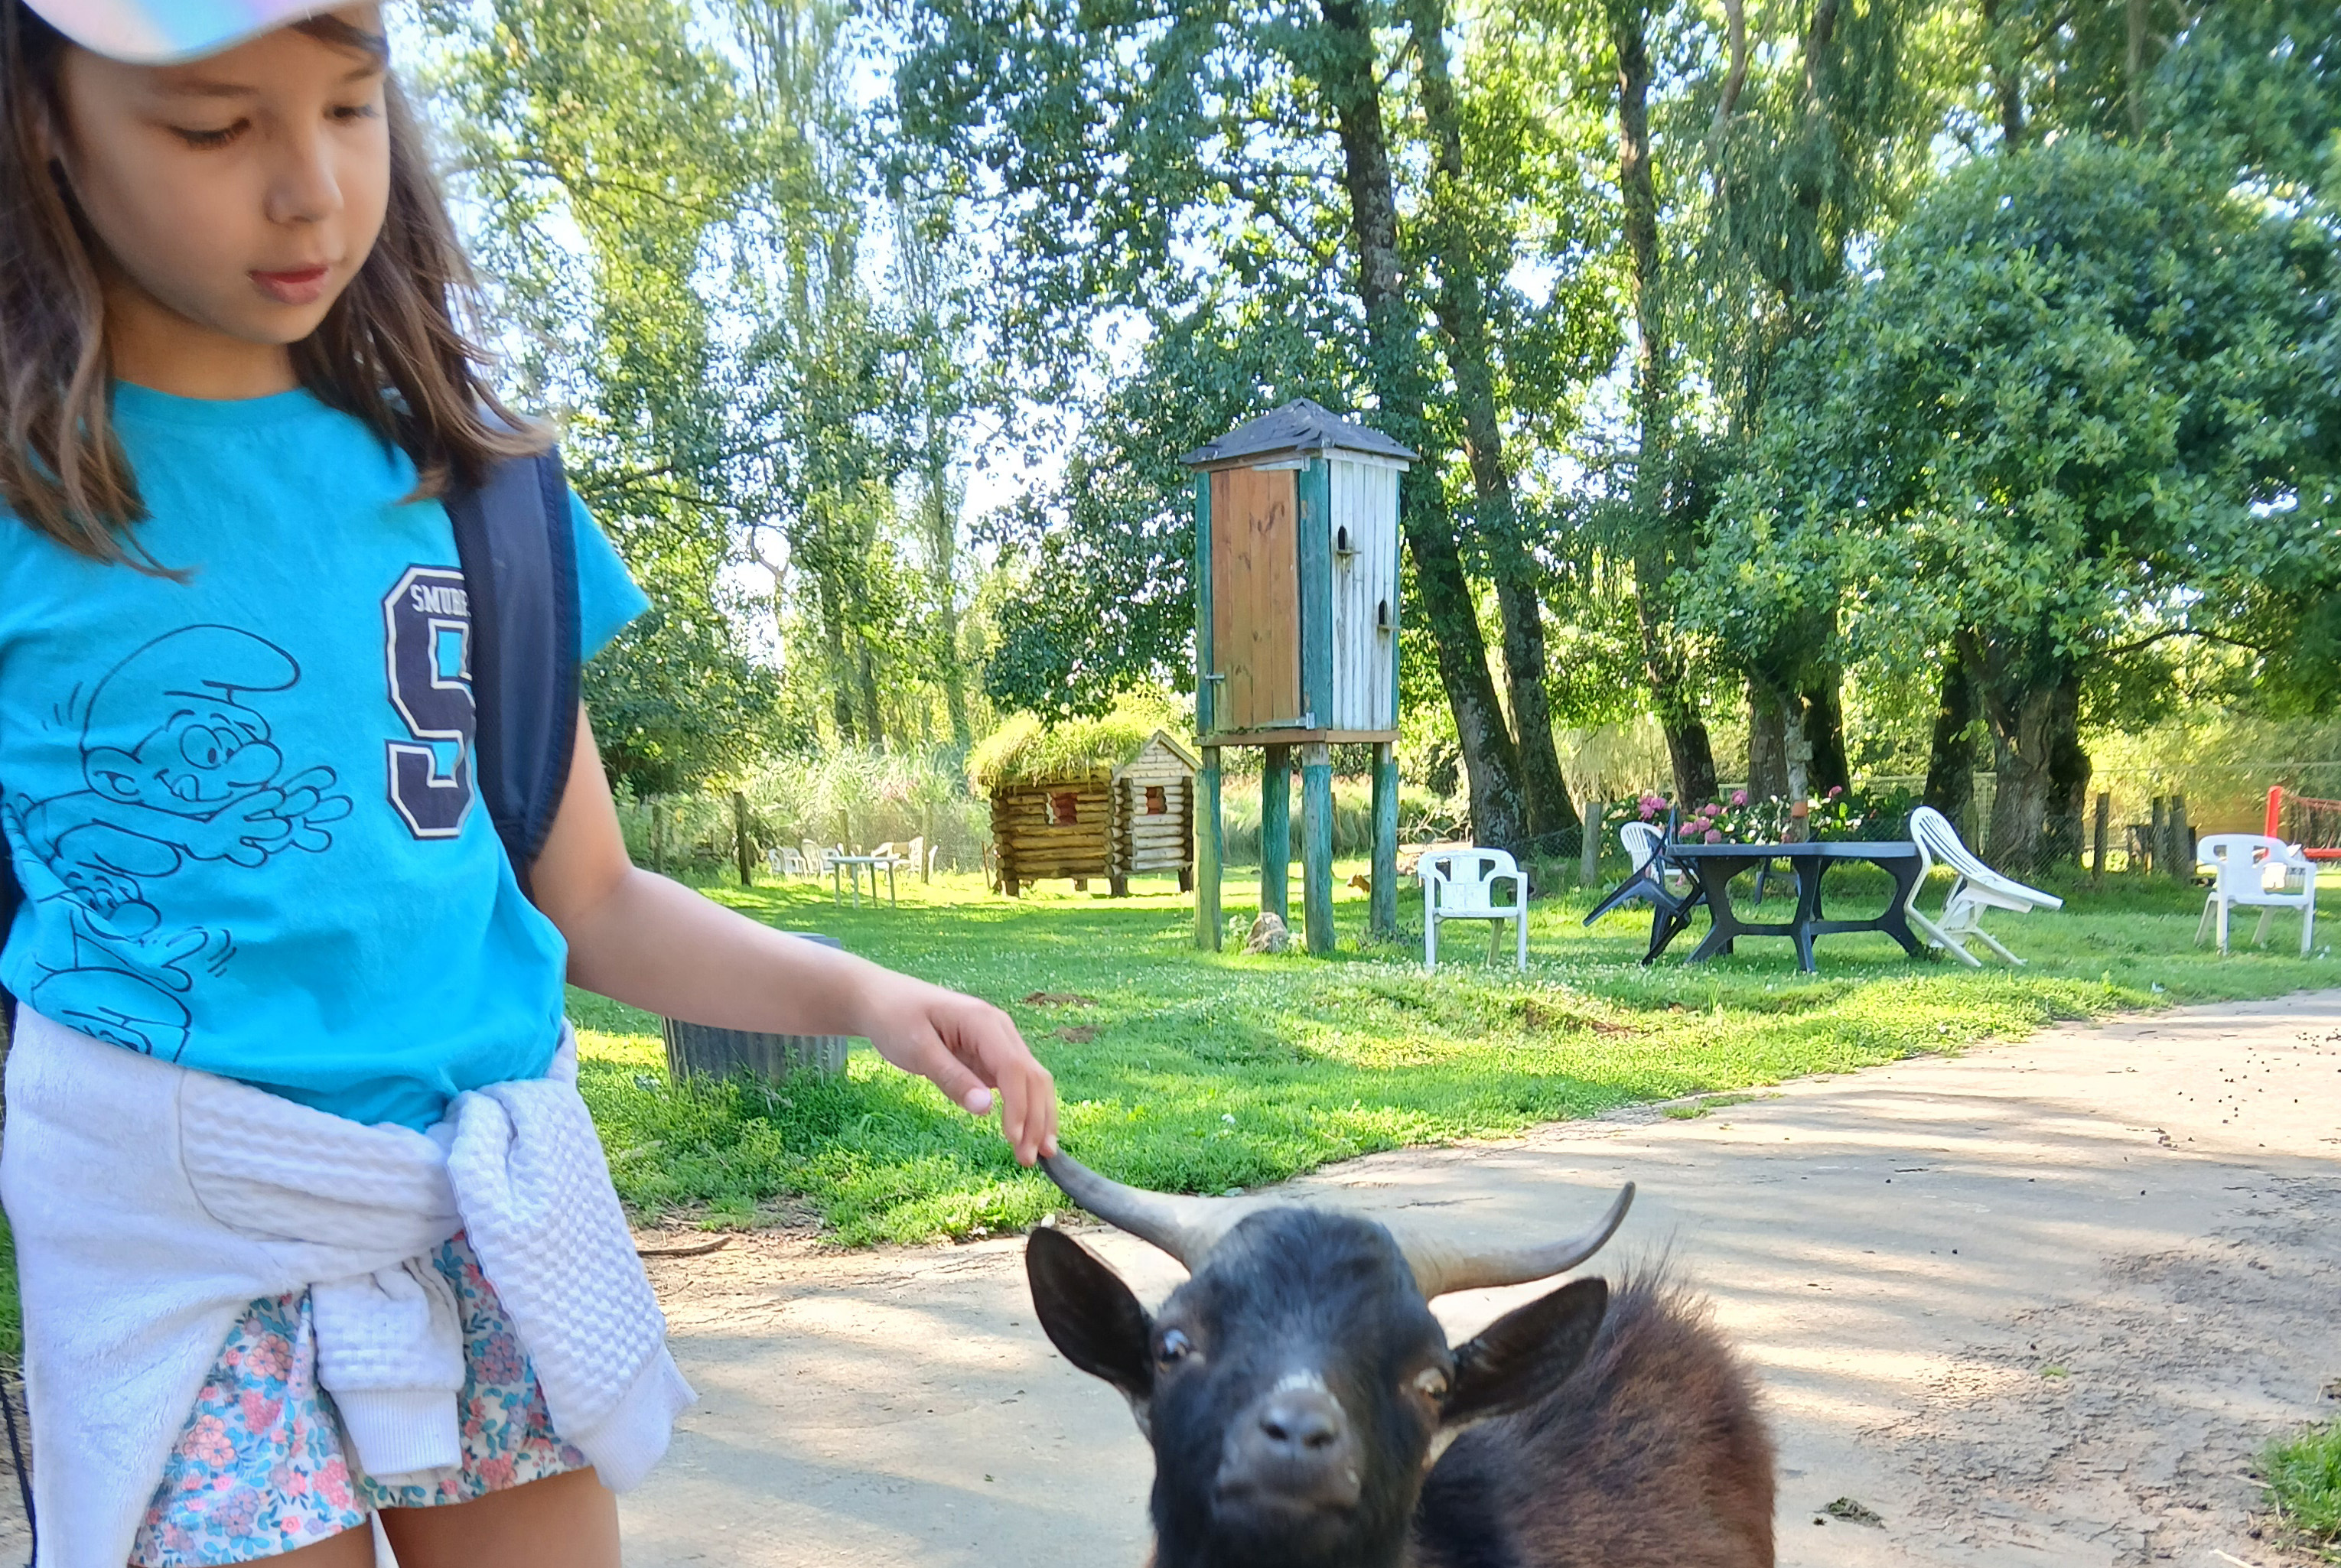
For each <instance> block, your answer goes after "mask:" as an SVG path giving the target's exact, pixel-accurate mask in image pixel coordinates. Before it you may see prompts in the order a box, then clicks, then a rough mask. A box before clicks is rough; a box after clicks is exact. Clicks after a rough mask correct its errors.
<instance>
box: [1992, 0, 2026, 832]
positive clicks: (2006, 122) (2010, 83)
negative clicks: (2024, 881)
mask: <svg viewBox="0 0 2341 1568" xmlns="http://www.w3.org/2000/svg"><path fill="white" fill-rule="evenodd" d="M2000 5H2001V0H1983V31H1984V49H1985V51H1986V53H1987V55H1989V57H1990V60H1991V94H1992V98H1993V100H1994V102H1996V103H1997V104H1998V106H1999V144H2000V150H2001V151H2002V152H2006V153H2012V152H2014V151H2016V150H2017V148H2018V147H2021V146H2022V145H2024V58H2023V56H2022V55H2020V54H2018V53H2017V51H2016V50H2015V49H2013V48H2012V47H2010V46H2009V42H2008V39H2007V37H2006V36H2005V35H2003V34H2002V33H2001V31H2000V18H1999V10H2000ZM2013 25H2017V26H2021V25H2023V18H2021V17H2018V18H2017V21H2016V22H2015V23H2014V24H2013ZM1998 815H1999V813H1998V811H1997V809H1994V810H1993V812H1992V816H1993V818H1994V819H1997V817H1998Z"/></svg>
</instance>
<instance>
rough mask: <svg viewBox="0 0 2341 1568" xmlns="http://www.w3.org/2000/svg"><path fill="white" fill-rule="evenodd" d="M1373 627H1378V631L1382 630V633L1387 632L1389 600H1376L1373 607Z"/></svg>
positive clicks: (1388, 628) (1388, 625) (1388, 627)
mask: <svg viewBox="0 0 2341 1568" xmlns="http://www.w3.org/2000/svg"><path fill="white" fill-rule="evenodd" d="M1374 625H1375V626H1377V627H1379V628H1380V630H1384V631H1388V630H1390V600H1387V599H1384V600H1378V601H1377V602H1376V603H1375V605H1374Z"/></svg>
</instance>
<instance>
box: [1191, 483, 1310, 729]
mask: <svg viewBox="0 0 2341 1568" xmlns="http://www.w3.org/2000/svg"><path fill="white" fill-rule="evenodd" d="M1299 478H1300V476H1299V474H1298V473H1296V472H1295V471H1293V470H1291V469H1289V468H1282V469H1253V468H1223V469H1220V471H1218V472H1216V473H1214V474H1212V475H1211V653H1212V659H1213V662H1214V663H1215V664H1216V665H1217V666H1218V669H1217V670H1216V673H1217V674H1218V675H1220V677H1221V679H1220V680H1219V681H1218V682H1216V687H1217V692H1218V695H1217V696H1215V697H1214V698H1213V699H1212V725H1211V727H1212V728H1213V729H1217V730H1220V731H1222V732H1226V731H1232V730H1242V729H1271V728H1277V727H1287V728H1289V727H1291V726H1294V725H1298V724H1299V723H1300V722H1301V717H1302V715H1301V710H1300V531H1299V527H1298V521H1297V517H1298V504H1299V485H1298V482H1297V481H1298V480H1299Z"/></svg>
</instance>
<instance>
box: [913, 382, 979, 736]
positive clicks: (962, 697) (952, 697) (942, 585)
mask: <svg viewBox="0 0 2341 1568" xmlns="http://www.w3.org/2000/svg"><path fill="white" fill-rule="evenodd" d="M939 441H940V433H939V432H937V430H936V429H935V420H934V416H933V414H932V413H931V412H930V413H929V414H928V416H927V450H928V453H929V456H928V461H927V494H926V505H925V511H926V524H927V555H928V559H929V561H930V562H931V565H932V568H933V574H934V594H935V615H934V628H935V630H934V640H935V656H936V657H935V669H936V671H937V673H938V674H939V675H940V676H941V680H942V688H943V711H944V712H945V713H946V714H947V715H948V716H949V717H950V719H951V745H952V746H953V747H955V748H957V749H958V750H959V753H960V755H961V756H962V757H963V756H965V755H966V754H967V750H968V748H969V747H971V746H972V745H973V744H974V743H975V737H974V733H973V731H972V730H971V729H970V728H969V727H968V721H967V671H966V669H965V667H964V666H963V665H962V664H961V661H960V656H959V571H958V559H959V518H958V515H957V509H955V508H954V507H953V506H952V505H951V476H950V475H949V474H948V473H946V472H945V471H944V468H943V461H942V455H941V448H940V445H939Z"/></svg>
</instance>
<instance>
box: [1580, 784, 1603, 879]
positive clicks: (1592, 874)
mask: <svg viewBox="0 0 2341 1568" xmlns="http://www.w3.org/2000/svg"><path fill="white" fill-rule="evenodd" d="M1577 837H1578V839H1579V843H1578V846H1577V882H1578V886H1579V887H1581V888H1590V887H1592V886H1593V885H1594V884H1595V883H1596V882H1598V881H1599V880H1600V879H1601V802H1600V801H1599V800H1596V799H1594V798H1593V797H1592V796H1591V795H1590V794H1588V795H1587V796H1586V798H1585V800H1584V803H1583V804H1582V805H1581V806H1579V808H1578V814H1577Z"/></svg>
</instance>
